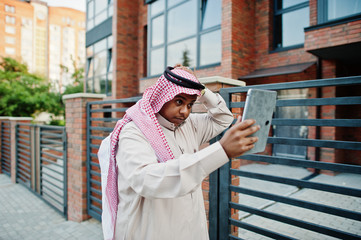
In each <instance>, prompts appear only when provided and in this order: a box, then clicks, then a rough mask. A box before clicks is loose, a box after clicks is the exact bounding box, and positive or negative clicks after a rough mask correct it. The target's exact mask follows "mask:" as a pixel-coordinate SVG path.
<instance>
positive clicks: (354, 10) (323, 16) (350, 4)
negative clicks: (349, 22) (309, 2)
mask: <svg viewBox="0 0 361 240" xmlns="http://www.w3.org/2000/svg"><path fill="white" fill-rule="evenodd" d="M317 4H318V5H317V9H318V23H319V24H320V23H325V22H329V21H333V20H338V19H342V18H347V17H352V16H356V15H360V14H361V0H347V1H344V0H318V1H317Z"/></svg>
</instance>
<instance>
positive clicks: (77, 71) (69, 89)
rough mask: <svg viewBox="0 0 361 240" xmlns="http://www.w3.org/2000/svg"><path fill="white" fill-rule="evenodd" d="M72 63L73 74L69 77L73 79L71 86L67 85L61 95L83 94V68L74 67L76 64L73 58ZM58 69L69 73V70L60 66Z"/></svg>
mask: <svg viewBox="0 0 361 240" xmlns="http://www.w3.org/2000/svg"><path fill="white" fill-rule="evenodd" d="M71 60H72V62H73V67H74V72H73V73H72V74H71V77H72V78H73V79H74V82H73V84H70V85H67V86H66V87H65V91H64V93H63V95H66V94H72V93H79V92H84V83H83V79H84V68H79V67H78V66H77V65H76V62H75V60H74V59H73V58H71ZM60 67H61V68H62V69H63V71H64V72H67V73H68V72H69V68H68V67H66V66H64V65H62V64H60Z"/></svg>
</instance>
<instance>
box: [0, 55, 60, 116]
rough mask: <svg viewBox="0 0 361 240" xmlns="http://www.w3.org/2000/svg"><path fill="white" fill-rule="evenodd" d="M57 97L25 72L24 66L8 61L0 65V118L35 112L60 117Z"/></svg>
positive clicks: (26, 70) (42, 82)
mask: <svg viewBox="0 0 361 240" xmlns="http://www.w3.org/2000/svg"><path fill="white" fill-rule="evenodd" d="M60 100H61V98H60V94H57V93H51V92H50V84H49V83H48V82H47V81H46V80H45V79H44V78H42V77H41V76H38V75H35V74H31V73H29V72H28V69H27V67H26V65H24V64H21V63H19V62H18V61H16V60H15V59H12V58H2V62H1V63H0V116H19V117H23V116H27V117H28V116H33V115H34V114H35V113H37V112H42V111H45V112H49V113H53V114H55V115H60V114H63V108H62V107H61V105H60V104H59V103H60Z"/></svg>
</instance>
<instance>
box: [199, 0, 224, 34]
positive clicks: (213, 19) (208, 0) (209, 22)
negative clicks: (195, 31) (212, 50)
mask: <svg viewBox="0 0 361 240" xmlns="http://www.w3.org/2000/svg"><path fill="white" fill-rule="evenodd" d="M221 17H222V1H221V0H205V1H204V5H203V22H202V29H207V28H210V27H214V26H217V25H219V24H221Z"/></svg>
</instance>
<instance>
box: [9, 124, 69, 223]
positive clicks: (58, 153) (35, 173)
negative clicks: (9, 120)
mask: <svg viewBox="0 0 361 240" xmlns="http://www.w3.org/2000/svg"><path fill="white" fill-rule="evenodd" d="M66 146H67V138H66V132H65V127H58V126H46V125H33V124H25V123H18V124H17V125H16V181H17V182H18V183H20V184H23V185H24V186H26V187H27V188H29V189H30V190H31V191H33V192H34V193H35V194H37V195H38V196H40V197H41V198H42V199H43V200H44V201H45V202H47V203H48V204H49V205H50V206H52V207H53V208H54V209H56V210H57V211H59V212H60V213H62V214H63V215H64V216H67V181H66V180H67V170H66V162H67V155H66V152H67V150H66Z"/></svg>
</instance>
